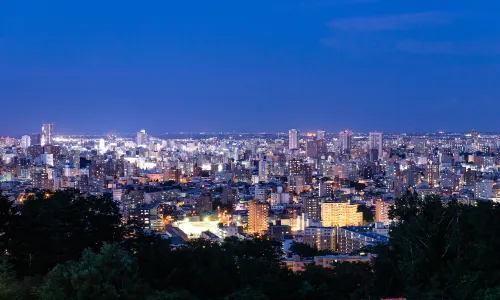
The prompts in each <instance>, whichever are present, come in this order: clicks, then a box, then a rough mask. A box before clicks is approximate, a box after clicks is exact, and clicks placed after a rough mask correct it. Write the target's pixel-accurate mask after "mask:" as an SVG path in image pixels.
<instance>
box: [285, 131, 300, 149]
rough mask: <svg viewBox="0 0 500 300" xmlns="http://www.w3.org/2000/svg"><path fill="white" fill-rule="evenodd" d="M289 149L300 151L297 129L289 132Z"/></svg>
mask: <svg viewBox="0 0 500 300" xmlns="http://www.w3.org/2000/svg"><path fill="white" fill-rule="evenodd" d="M288 148H289V149H299V131H298V130H297V129H290V130H289V131H288Z"/></svg>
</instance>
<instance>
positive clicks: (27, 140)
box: [21, 135, 31, 153]
mask: <svg viewBox="0 0 500 300" xmlns="http://www.w3.org/2000/svg"><path fill="white" fill-rule="evenodd" d="M29 146H31V137H30V136H29V135H23V136H22V137H21V149H23V152H24V153H27V151H28V148H29Z"/></svg>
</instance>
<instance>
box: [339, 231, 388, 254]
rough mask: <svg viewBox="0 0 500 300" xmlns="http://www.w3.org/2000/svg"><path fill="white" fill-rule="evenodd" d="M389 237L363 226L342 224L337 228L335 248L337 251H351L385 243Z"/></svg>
mask: <svg viewBox="0 0 500 300" xmlns="http://www.w3.org/2000/svg"><path fill="white" fill-rule="evenodd" d="M388 241H389V238H388V237H386V236H383V235H381V234H378V233H375V232H373V231H371V228H367V227H364V226H344V227H340V228H338V230H337V249H338V252H339V253H353V252H355V251H358V250H359V249H361V248H363V247H365V246H369V245H375V244H378V243H387V242H388Z"/></svg>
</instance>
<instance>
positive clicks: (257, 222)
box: [248, 200, 269, 233]
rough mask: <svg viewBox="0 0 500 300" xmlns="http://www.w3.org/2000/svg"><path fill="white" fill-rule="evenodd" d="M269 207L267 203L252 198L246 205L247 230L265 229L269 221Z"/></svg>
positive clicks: (259, 231) (258, 231)
mask: <svg viewBox="0 0 500 300" xmlns="http://www.w3.org/2000/svg"><path fill="white" fill-rule="evenodd" d="M268 217H269V207H268V205H267V203H261V202H259V201H257V200H252V201H250V203H249V206H248V232H249V233H262V232H265V231H267V229H268V226H269V223H268Z"/></svg>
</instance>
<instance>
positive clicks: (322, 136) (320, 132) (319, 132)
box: [316, 129, 326, 140]
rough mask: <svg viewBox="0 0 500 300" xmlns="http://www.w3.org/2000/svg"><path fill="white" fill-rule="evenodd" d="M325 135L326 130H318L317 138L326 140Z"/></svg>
mask: <svg viewBox="0 0 500 300" xmlns="http://www.w3.org/2000/svg"><path fill="white" fill-rule="evenodd" d="M325 136H326V131H324V130H321V129H320V130H318V132H317V133H316V138H317V139H318V140H324V139H325Z"/></svg>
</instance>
